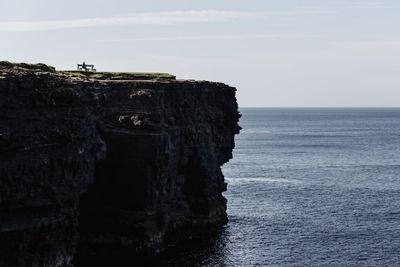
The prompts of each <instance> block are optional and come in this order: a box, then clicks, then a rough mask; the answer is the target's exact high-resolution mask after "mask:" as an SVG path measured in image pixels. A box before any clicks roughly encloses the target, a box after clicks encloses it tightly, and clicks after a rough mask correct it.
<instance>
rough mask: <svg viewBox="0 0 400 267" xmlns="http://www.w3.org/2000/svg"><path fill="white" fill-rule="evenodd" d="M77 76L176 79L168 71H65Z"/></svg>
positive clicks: (115, 78)
mask: <svg viewBox="0 0 400 267" xmlns="http://www.w3.org/2000/svg"><path fill="white" fill-rule="evenodd" d="M63 72H64V73H68V74H71V75H73V76H77V77H88V78H92V79H97V80H175V79H176V77H175V76H174V75H171V74H168V73H151V72H91V71H77V70H71V71H63Z"/></svg>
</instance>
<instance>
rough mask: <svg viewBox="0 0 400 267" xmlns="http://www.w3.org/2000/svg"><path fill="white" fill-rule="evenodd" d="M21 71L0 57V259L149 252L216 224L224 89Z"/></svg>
mask: <svg viewBox="0 0 400 267" xmlns="http://www.w3.org/2000/svg"><path fill="white" fill-rule="evenodd" d="M26 67H27V66H16V65H2V64H0V111H1V112H0V266H3V265H4V266H15V265H16V266H68V265H72V264H73V263H74V262H75V263H77V264H80V263H83V262H85V261H88V260H89V261H90V260H91V259H92V258H101V256H104V255H105V253H104V252H107V253H106V254H107V255H110V257H113V256H117V255H118V254H120V253H123V252H127V253H128V254H129V255H131V257H136V256H138V255H142V254H154V253H157V252H160V251H162V250H163V249H165V248H167V247H168V246H170V245H173V244H176V243H177V242H179V241H180V240H182V239H185V238H187V237H189V236H191V235H196V234H203V233H205V232H210V231H212V230H213V229H217V228H218V227H219V226H221V225H222V224H224V223H225V222H226V200H225V199H224V197H223V196H222V194H221V193H222V192H223V191H224V190H225V189H226V184H225V183H224V177H223V175H222V172H221V169H220V166H221V165H222V164H224V163H225V162H227V161H228V160H229V159H230V158H231V157H232V154H231V152H232V149H233V146H234V135H235V134H237V133H238V131H239V126H238V125H237V122H238V119H239V114H238V111H237V103H236V99H235V89H234V88H231V87H229V86H226V85H224V84H220V83H211V82H196V81H176V80H173V79H170V80H158V81H157V80H146V81H144V80H142V81H139V80H96V79H93V78H91V77H85V76H83V75H82V76H80V77H77V75H76V74H72V73H61V72H54V71H53V70H52V69H51V68H50V69H48V68H44V67H43V66H28V67H29V68H26ZM46 67H47V66H46ZM77 251H78V253H77ZM76 253H77V254H76ZM76 255H77V256H76ZM74 257H75V260H74Z"/></svg>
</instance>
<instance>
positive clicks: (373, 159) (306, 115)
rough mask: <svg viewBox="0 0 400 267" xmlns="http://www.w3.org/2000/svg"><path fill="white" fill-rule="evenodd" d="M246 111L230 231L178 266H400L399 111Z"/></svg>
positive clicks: (235, 162) (232, 170) (234, 166)
mask: <svg viewBox="0 0 400 267" xmlns="http://www.w3.org/2000/svg"><path fill="white" fill-rule="evenodd" d="M240 111H241V113H242V115H243V117H242V118H241V121H240V125H241V126H242V127H243V130H242V131H241V133H240V135H238V136H237V138H236V148H235V150H234V158H233V159H232V160H231V161H230V162H229V163H228V164H226V165H225V166H224V167H223V171H224V174H225V176H226V180H227V182H228V191H227V192H226V193H225V197H226V198H227V199H228V215H229V223H228V224H227V225H226V227H225V229H224V230H223V231H222V233H221V236H220V237H218V238H216V239H215V240H212V241H211V242H210V243H208V244H204V245H203V246H199V247H198V248H195V249H193V250H192V251H188V252H187V253H186V254H185V253H183V254H182V255H180V256H179V259H176V261H175V262H176V263H177V264H178V265H179V264H182V263H184V262H186V263H187V264H188V265H198V266H257V265H258V266H400V109H318V108H315V109H311V108H310V109H296V108H290V109H289V108H276V109H275V108H274V109H272V108H271V109H246V108H243V109H241V110H240ZM172 263H173V262H172Z"/></svg>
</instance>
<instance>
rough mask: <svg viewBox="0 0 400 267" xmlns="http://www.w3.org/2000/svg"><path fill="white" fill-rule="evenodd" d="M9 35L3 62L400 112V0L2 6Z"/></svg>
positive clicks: (286, 103)
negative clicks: (147, 76) (84, 66)
mask: <svg viewBox="0 0 400 267" xmlns="http://www.w3.org/2000/svg"><path fill="white" fill-rule="evenodd" d="M0 36H1V42H0V60H9V61H16V62H30V63H36V62H44V63H47V64H50V65H53V66H55V67H56V68H57V69H74V68H75V66H76V64H77V63H78V62H81V61H83V60H85V61H86V62H87V63H93V64H95V66H96V68H97V69H98V70H99V71H151V72H152V71H155V72H168V73H172V74H175V75H177V77H178V78H191V79H199V80H213V81H220V82H224V83H227V84H229V85H232V86H235V87H237V88H238V93H237V95H238V101H239V105H240V106H265V107H290V106H295V107H310V106H314V107H315V106H318V107H324V106H325V107H332V106H333V107H343V106H352V107H362V106H367V107H385V106H387V107H389V106H391V107H399V106H400V1H398V0H279V1H278V0H247V1H232V0H231V1H227V0H213V1H210V0H203V1H191V0H186V1H183V0H182V1H181V0H170V1H143V0H141V1H132V0H130V1H128V0H126V1H125V0H124V1H123V0H113V1H111V0H108V1H104V0H96V1H92V0H86V1H82V0H79V1H76V0H69V1H57V0H35V1H33V0H0Z"/></svg>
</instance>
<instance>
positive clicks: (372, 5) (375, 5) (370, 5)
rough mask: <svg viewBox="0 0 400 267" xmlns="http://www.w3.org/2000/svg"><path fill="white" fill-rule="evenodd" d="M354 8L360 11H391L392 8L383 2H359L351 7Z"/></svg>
mask: <svg viewBox="0 0 400 267" xmlns="http://www.w3.org/2000/svg"><path fill="white" fill-rule="evenodd" d="M351 7H352V8H360V9H391V8H392V6H390V5H387V4H385V3H383V2H358V3H356V4H354V5H353V6H351Z"/></svg>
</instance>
